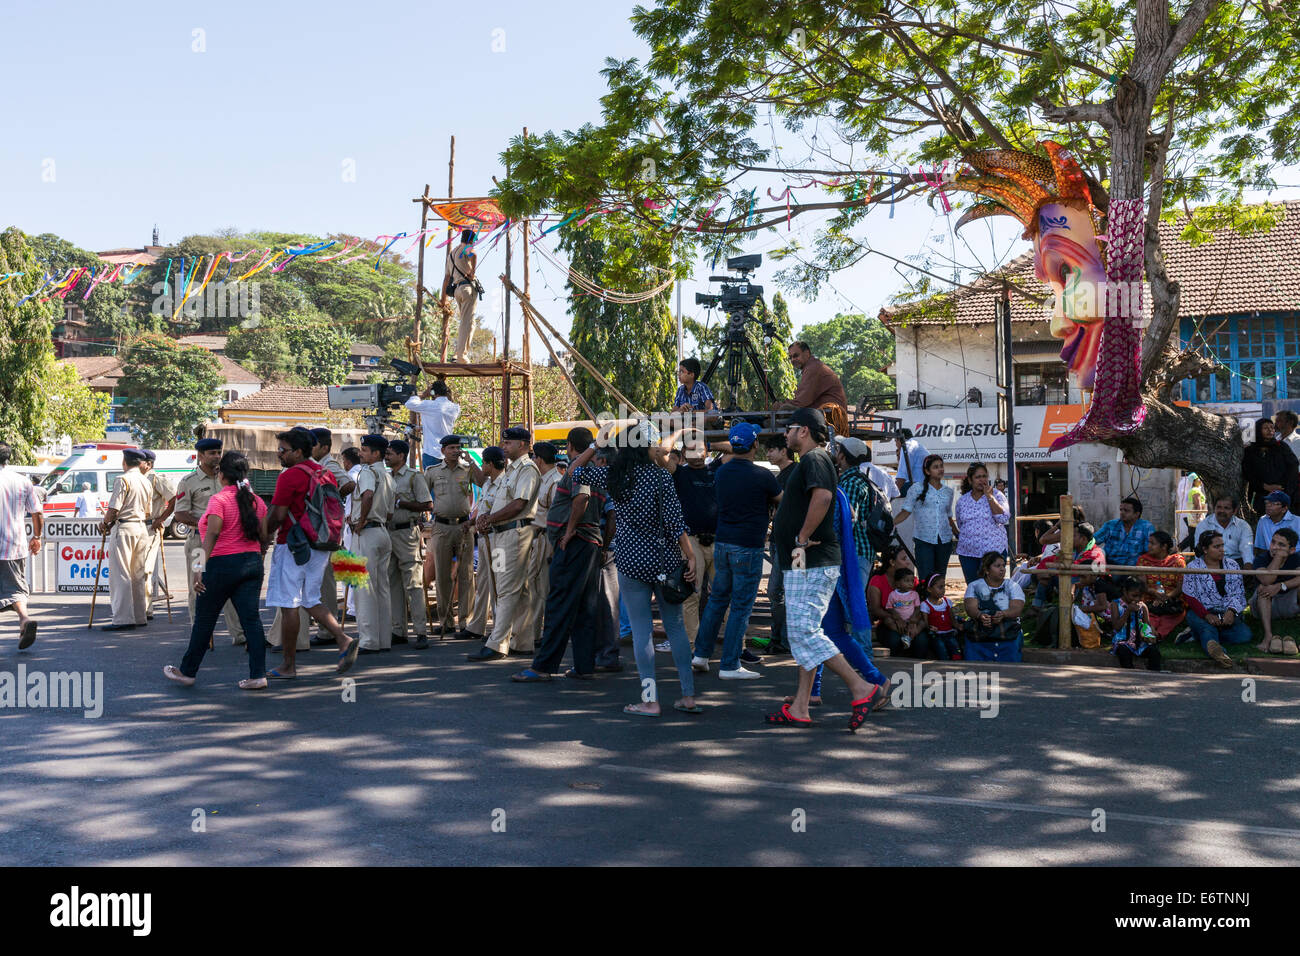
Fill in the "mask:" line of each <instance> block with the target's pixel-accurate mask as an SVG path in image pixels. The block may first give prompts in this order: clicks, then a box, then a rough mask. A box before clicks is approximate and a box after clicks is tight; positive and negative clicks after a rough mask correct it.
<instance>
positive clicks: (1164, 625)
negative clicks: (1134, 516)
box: [1138, 531, 1187, 640]
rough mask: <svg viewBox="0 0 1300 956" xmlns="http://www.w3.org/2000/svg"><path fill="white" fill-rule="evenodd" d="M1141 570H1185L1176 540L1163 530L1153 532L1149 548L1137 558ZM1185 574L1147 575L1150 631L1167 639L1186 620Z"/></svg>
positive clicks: (1145, 598) (1145, 597)
mask: <svg viewBox="0 0 1300 956" xmlns="http://www.w3.org/2000/svg"><path fill="white" fill-rule="evenodd" d="M1138 567H1140V568H1185V567H1187V562H1186V561H1184V560H1183V556H1182V555H1181V554H1179V553H1178V552H1177V551H1175V550H1174V539H1173V537H1172V536H1171V535H1169V534H1168V533H1166V532H1164V531H1152V532H1151V537H1150V539H1149V540H1148V541H1147V549H1146V551H1145V552H1144V553H1143V554H1139V555H1138ZM1181 577H1182V575H1178V574H1148V575H1147V576H1146V588H1145V591H1146V593H1145V595H1144V596H1143V599H1144V600H1145V602H1146V604H1147V610H1148V613H1149V615H1150V617H1151V630H1153V631H1155V632H1156V636H1157V637H1159V638H1160V639H1161V640H1164V639H1165V638H1166V637H1168V636H1169V635H1170V634H1172V633H1174V630H1175V629H1176V628H1178V627H1179V626H1180V625H1181V624H1182V623H1183V621H1184V620H1185V619H1186V618H1187V606H1186V605H1185V604H1183V582H1182V581H1181V580H1180V579H1181Z"/></svg>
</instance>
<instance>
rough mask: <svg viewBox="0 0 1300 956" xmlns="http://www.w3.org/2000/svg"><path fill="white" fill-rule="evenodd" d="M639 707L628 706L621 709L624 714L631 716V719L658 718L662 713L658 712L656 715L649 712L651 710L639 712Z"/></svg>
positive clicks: (635, 705)
mask: <svg viewBox="0 0 1300 956" xmlns="http://www.w3.org/2000/svg"><path fill="white" fill-rule="evenodd" d="M640 706H641V705H640V704H628V705H627V706H626V707H624V708H623V713H625V714H630V715H631V716H633V717H659V716H662V711H660V712H659V713H656V712H654V711H651V710H640V709H639V708H640Z"/></svg>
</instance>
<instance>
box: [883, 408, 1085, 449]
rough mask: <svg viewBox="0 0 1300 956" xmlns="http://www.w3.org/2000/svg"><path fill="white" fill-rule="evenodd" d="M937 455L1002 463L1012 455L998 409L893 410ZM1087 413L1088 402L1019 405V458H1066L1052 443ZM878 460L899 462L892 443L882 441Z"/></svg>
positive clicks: (1016, 422)
mask: <svg viewBox="0 0 1300 956" xmlns="http://www.w3.org/2000/svg"><path fill="white" fill-rule="evenodd" d="M889 414H890V417H891V418H892V417H895V416H897V417H898V418H901V419H902V422H903V427H904V428H908V429H911V431H912V436H913V437H914V438H915V439H916V440H917V441H919V442H920V443H921V444H922V445H924V446H925V448H926V450H927V451H929V452H930V453H931V454H935V455H942V456H943V458H944V460H945V461H959V462H971V461H984V462H1002V461H1006V460H1007V436H1006V434H1005V433H1004V432H1000V431H998V410H997V408H996V407H994V406H989V407H987V408H979V407H970V406H967V405H963V406H961V407H960V408H909V409H904V410H902V411H898V412H890V413H889ZM1082 417H1083V406H1082V405H1025V406H1017V407H1016V409H1015V440H1016V461H1017V462H1026V463H1033V462H1061V463H1064V462H1065V460H1066V458H1065V450H1064V449H1061V450H1058V451H1052V450H1051V444H1052V442H1053V441H1054V440H1055V439H1056V438H1058V437H1059V436H1061V435H1064V434H1065V433H1066V432H1067V431H1069V430H1070V427H1071V426H1072V425H1073V424H1074V423H1075V422H1077V421H1078V420H1079V419H1080V418H1082ZM875 444H876V447H875V448H874V449H873V450H872V454H873V457H874V458H875V460H876V461H877V462H881V463H884V464H890V463H893V462H895V461H896V458H897V455H896V454H895V452H894V445H893V443H892V442H876V443H875Z"/></svg>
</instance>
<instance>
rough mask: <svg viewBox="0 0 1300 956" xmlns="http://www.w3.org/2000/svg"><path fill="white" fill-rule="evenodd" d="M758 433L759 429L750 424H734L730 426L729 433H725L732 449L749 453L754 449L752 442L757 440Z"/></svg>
mask: <svg viewBox="0 0 1300 956" xmlns="http://www.w3.org/2000/svg"><path fill="white" fill-rule="evenodd" d="M760 431H761V429H760V428H759V427H758V426H757V425H755V424H753V423H752V422H736V424H734V425H732V426H731V431H729V432H728V433H727V441H729V442H730V443H731V447H732V448H736V449H739V450H740V451H749V449H751V448H753V447H754V442H755V441H757V440H758V433H759V432H760Z"/></svg>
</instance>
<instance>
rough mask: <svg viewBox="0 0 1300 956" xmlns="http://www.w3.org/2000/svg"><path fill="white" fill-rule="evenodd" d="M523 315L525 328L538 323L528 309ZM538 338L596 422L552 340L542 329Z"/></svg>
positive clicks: (524, 310)
mask: <svg viewBox="0 0 1300 956" xmlns="http://www.w3.org/2000/svg"><path fill="white" fill-rule="evenodd" d="M523 313H524V319H525V326H526V323H527V322H529V321H531V322H536V321H537V320H536V319H534V318H533V315H532V313H531V312H529V311H528V309H526V308H525V309H523ZM537 337H538V338H539V339H541V340H542V344H543V345H545V346H546V351H547V352H549V353H550V354H551V358H552V359H553V360H554V362H555V365H556V367H557V368H559V370H560V374H561V375H563V376H564V380H565V381H566V382H568V383H569V388H571V389H573V394H574V395H576V396H578V404H579V405H581V406H582V408H583V410H584V411H585V412H586V413H587V415H588V416H589V417H590V418H591V420H592V421H593V422H594V421H595V420H596V413H595V412H593V411H592V410H591V406H590V405H588V404H587V400H586V399H585V398H583V397H582V392H580V391H578V383H577V382H575V381H574V380H573V376H572V375H570V374H569V370H568V369H567V368H565V367H564V363H563V362H561V361H560V357H559V356H558V355H556V354H555V349H554V348H552V347H551V340H550V339H548V338H547V337H546V335H545V334H544V333H543V332H542V330H541V328H540V327H539V328H538V329H537ZM529 431H532V429H531V428H530V429H529Z"/></svg>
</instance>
